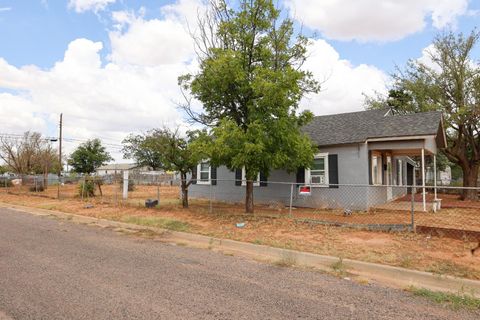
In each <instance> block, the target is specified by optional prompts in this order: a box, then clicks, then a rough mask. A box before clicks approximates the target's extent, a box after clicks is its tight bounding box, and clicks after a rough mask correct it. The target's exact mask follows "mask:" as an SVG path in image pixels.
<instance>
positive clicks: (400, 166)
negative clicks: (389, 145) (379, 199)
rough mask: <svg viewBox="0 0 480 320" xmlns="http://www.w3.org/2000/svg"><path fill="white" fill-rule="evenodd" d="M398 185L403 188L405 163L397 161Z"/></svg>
mask: <svg viewBox="0 0 480 320" xmlns="http://www.w3.org/2000/svg"><path fill="white" fill-rule="evenodd" d="M397 185H399V186H403V161H402V160H400V159H399V160H397Z"/></svg>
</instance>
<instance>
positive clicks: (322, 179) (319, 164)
mask: <svg viewBox="0 0 480 320" xmlns="http://www.w3.org/2000/svg"><path fill="white" fill-rule="evenodd" d="M305 182H306V183H307V184H310V185H312V186H327V185H328V154H326V153H319V154H317V155H315V158H314V160H313V165H312V167H311V168H310V169H307V170H306V171H305Z"/></svg>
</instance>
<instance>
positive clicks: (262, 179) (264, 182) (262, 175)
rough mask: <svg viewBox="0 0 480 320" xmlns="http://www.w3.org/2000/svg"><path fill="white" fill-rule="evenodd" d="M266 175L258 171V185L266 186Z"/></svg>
mask: <svg viewBox="0 0 480 320" xmlns="http://www.w3.org/2000/svg"><path fill="white" fill-rule="evenodd" d="M267 181H268V180H267V175H266V174H265V173H264V172H262V171H260V187H266V186H268V182H267Z"/></svg>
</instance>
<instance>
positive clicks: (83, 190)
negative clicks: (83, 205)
mask: <svg viewBox="0 0 480 320" xmlns="http://www.w3.org/2000/svg"><path fill="white" fill-rule="evenodd" d="M86 182H87V179H86V178H85V177H83V183H82V201H83V195H84V193H85V183H86Z"/></svg>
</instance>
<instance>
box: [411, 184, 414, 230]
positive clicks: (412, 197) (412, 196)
mask: <svg viewBox="0 0 480 320" xmlns="http://www.w3.org/2000/svg"><path fill="white" fill-rule="evenodd" d="M411 200H412V201H411V202H412V203H411V212H410V214H411V219H412V221H411V224H412V232H415V193H414V192H413V188H412V192H411Z"/></svg>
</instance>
